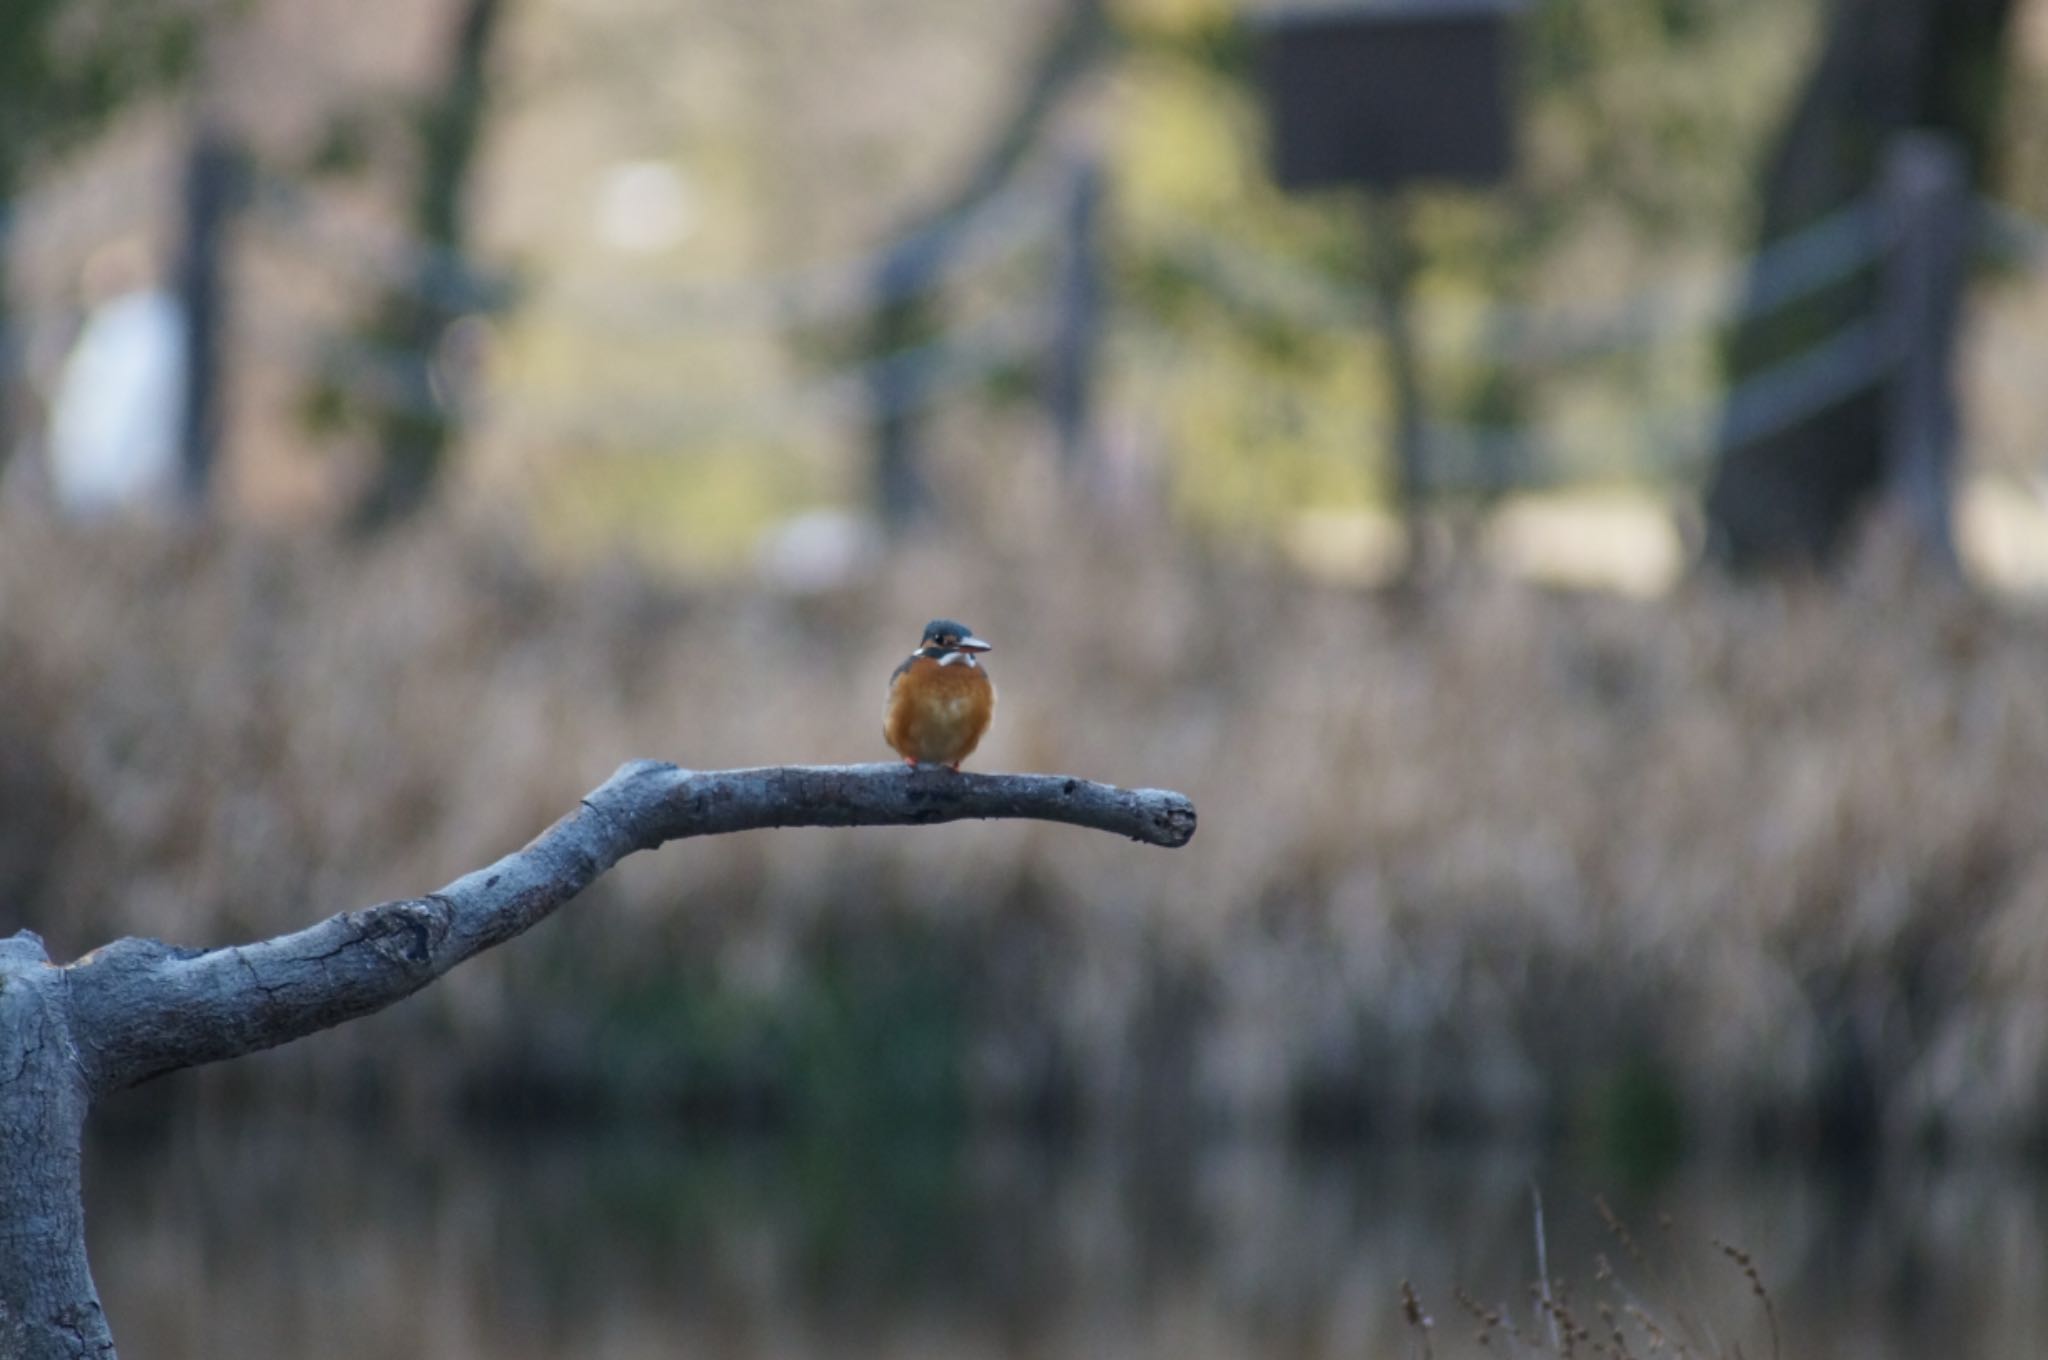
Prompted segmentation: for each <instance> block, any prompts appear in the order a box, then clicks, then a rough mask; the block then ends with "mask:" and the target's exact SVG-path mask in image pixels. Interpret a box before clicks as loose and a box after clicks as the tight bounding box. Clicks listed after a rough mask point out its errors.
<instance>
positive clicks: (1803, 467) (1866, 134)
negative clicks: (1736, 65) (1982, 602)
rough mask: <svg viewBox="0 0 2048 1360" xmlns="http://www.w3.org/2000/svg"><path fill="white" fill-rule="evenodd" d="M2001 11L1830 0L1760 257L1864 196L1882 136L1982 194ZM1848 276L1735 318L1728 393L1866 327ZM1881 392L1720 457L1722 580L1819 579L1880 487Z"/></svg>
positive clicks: (1763, 191)
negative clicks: (1741, 576)
mask: <svg viewBox="0 0 2048 1360" xmlns="http://www.w3.org/2000/svg"><path fill="white" fill-rule="evenodd" d="M2013 9H2014V4H2013V0H1833V3H1832V4H1831V6H1830V8H1829V12H1828V16H1827V19H1826V30H1825V34H1824V37H1823V39H1822V43H1821V46H1820V50H1819V53H1818V55H1817V56H1816V58H1815V61H1814V64H1813V67H1812V69H1811V71H1810V72H1809V73H1808V75H1807V77H1806V81H1805V84H1804V87H1803V88H1802V89H1801V91H1800V93H1799V97H1798V100H1797V102H1796V103H1795V104H1794V106H1793V110H1792V113H1791V116H1790V118H1789V119H1788V120H1787V122H1786V124H1785V127H1784V129H1783V131H1782V132H1781V133H1780V134H1779V137H1778V141H1777V144H1776V147H1775V149H1774V150H1773V152H1772V154H1771V157H1770V160H1769V162H1768V163H1767V164H1766V165H1765V166H1764V168H1763V171H1762V174H1761V177H1760V180H1759V185H1758V197H1759V199H1760V202H1761V222H1760V226H1759V230H1758V233H1757V238H1758V244H1759V246H1760V247H1763V246H1768V245H1769V244H1770V243H1771V242H1773V241H1776V240H1778V239H1780V238H1782V237H1784V236H1786V235H1788V234H1790V233H1792V232H1795V231H1797V230H1799V229H1800V228H1801V227H1805V226H1808V225H1810V224H1812V223H1814V222H1818V221H1820V220H1821V219H1822V218H1824V217H1826V216H1827V215H1828V214H1829V213H1831V212H1833V211H1835V210H1836V209H1838V208H1841V207H1844V206H1845V205H1847V204H1849V203H1852V202H1854V201H1855V200H1856V199H1858V198H1860V197H1861V196H1863V195H1864V194H1866V193H1868V192H1869V191H1870V190H1871V189H1872V188H1873V187H1874V186H1875V184H1876V181H1877V179H1878V176H1879V172H1880V170H1881V167H1882V164H1883V160H1884V156H1885V153H1886V151H1887V148H1888V147H1889V145H1890V143H1891V141H1892V139H1893V138H1894V137H1896V136H1897V135H1898V134H1900V133H1902V132H1905V131H1907V130H1909V129H1916V128H1917V129H1931V130H1935V131H1938V132H1941V133H1943V134H1945V135H1947V136H1949V137H1952V138H1954V139H1955V141H1956V142H1957V144H1958V145H1959V146H1961V148H1962V149H1963V151H1964V153H1965V154H1966V155H1967V157H1968V158H1969V163H1970V169H1971V173H1972V176H1973V179H1974V180H1975V181H1976V182H1977V183H1980V184H1981V183H1982V182H1983V179H1984V174H1985V159H1986V156H1985V153H1986V150H1987V145H1988V142H1989V139H1990V134H1991V131H1992V129H1993V127H1994V124H1995V121H1996V115H1997V110H1998V104H1999V97H2000V94H2001V92H2002V89H2003V86H2004V78H2003V70H2004V65H2005V42H2006V38H2007V35H2008V32H2009V29H2010V24H2009V23H2008V20H2009V19H2010V17H2011V14H2012V11H2013ZM1878 288H1879V281H1878V275H1877V272H1876V271H1875V270H1863V271H1859V272H1858V273H1856V274H1854V275H1852V276H1850V277H1849V278H1848V279H1847V280H1845V281H1844V282H1842V283H1840V284H1837V285H1835V286H1832V287H1829V288H1826V289H1823V290H1821V291H1820V292H1818V293H1815V294H1814V295H1813V296H1811V297H1809V298H1807V299H1804V300H1802V301H1799V302H1795V303H1793V304H1791V305H1789V306H1786V307H1782V308H1779V309H1776V310H1774V311H1766V312H1763V313H1761V314H1758V315H1754V316H1750V317H1748V318H1746V319H1745V320H1744V321H1743V322H1742V323H1741V324H1740V325H1739V326H1738V328H1737V329H1736V331H1735V333H1734V335H1733V336H1732V337H1731V339H1730V342H1729V346H1728V351H1727V355H1726V365H1725V366H1726V369H1727V376H1728V379H1729V381H1730V383H1731V384H1733V383H1739V382H1741V381H1742V380H1743V379H1744V378H1747V377H1750V376H1752V375H1754V374H1757V373H1759V372H1762V371H1764V370H1766V369H1768V368H1771V367H1772V366H1774V365H1776V364H1778V363H1780V362H1782V361H1784V360H1786V359H1789V358H1792V357H1794V356H1796V355H1798V354H1800V353H1801V352H1803V351H1805V350H1808V349H1810V348H1811V347H1812V346H1814V345H1816V344H1818V343H1820V342H1822V341H1824V340H1826V339H1827V338H1828V337H1830V336H1831V335H1834V334H1835V333H1836V332H1838V331H1839V330H1840V329H1841V328H1843V327H1844V326H1847V325H1852V324H1855V323H1857V322H1861V321H1869V320H1873V319H1874V318H1875V313H1876V307H1877V305H1878V296H1879V295H1878ZM1884 410H1885V392H1884V390H1883V388H1882V386H1881V385H1880V386H1878V387H1872V388H1866V389H1865V390H1863V391H1860V392H1858V393H1856V394H1855V395H1853V396H1851V397H1849V398H1847V399H1845V400H1843V401H1840V402H1837V403H1835V404H1834V405H1832V406H1829V407H1827V408H1826V409H1824V410H1822V411H1820V412H1819V413H1818V414H1816V415H1813V416H1811V417H1810V418H1808V419H1805V420H1803V421H1801V422H1799V423H1797V424H1795V425H1793V426H1791V427H1790V428H1788V429H1785V430H1782V431H1779V432H1776V433H1772V434H1768V435H1765V436H1762V437H1760V438H1756V439H1753V440H1749V441H1747V442H1743V443H1738V444H1735V445H1733V446H1731V447H1728V448H1726V449H1725V450H1724V451H1723V453H1722V455H1721V458H1720V462H1719V464H1718V466H1717V467H1716V469H1715V472H1714V476H1713V478H1712V481H1711V484H1710V486H1709V488H1708V492H1707V501H1706V513H1707V522H1708V530H1709V552H1710V554H1711V555H1712V556H1714V557H1715V558H1716V559H1718V560H1719V561H1720V562H1722V563H1723V564H1724V565H1727V566H1729V567H1732V568H1733V569H1735V570H1737V571H1753V570H1760V569H1768V568H1773V567H1787V566H1819V565H1822V564H1824V563H1826V562H1827V561H1828V560H1829V559H1831V558H1832V557H1833V556H1834V555H1835V554H1836V552H1837V551H1838V550H1839V549H1840V548H1841V547H1843V546H1844V545H1845V540H1846V536H1847V533H1848V531H1849V530H1850V529H1851V528H1852V527H1853V525H1854V522H1855V519H1856V517H1857V515H1858V513H1859V512H1860V511H1862V510H1863V509H1865V508H1867V507H1868V506H1869V505H1870V504H1871V502H1872V501H1873V500H1874V498H1875V497H1876V496H1877V495H1878V493H1879V492H1880V491H1881V490H1882V489H1883V486H1884V479H1885V475H1886V468H1885V466H1884V459H1883V449H1884V444H1885V439H1884V430H1883V426H1882V420H1883V415H1884Z"/></svg>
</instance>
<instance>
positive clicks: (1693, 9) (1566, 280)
mask: <svg viewBox="0 0 2048 1360" xmlns="http://www.w3.org/2000/svg"><path fill="white" fill-rule="evenodd" d="M1124 8H1125V10H1126V14H1125V16H1124V19H1123V24H1122V30H1123V33H1124V36H1125V39H1126V44H1127V51H1128V54H1129V55H1128V59H1127V60H1126V62H1125V63H1124V66H1123V68H1122V72H1121V74H1120V77H1119V79H1120V82H1121V84H1122V86H1123V91H1122V93H1123V97H1124V104H1123V108H1124V110H1125V114H1126V116H1125V117H1124V118H1123V119H1122V120H1121V121H1120V123H1119V127H1118V137H1119V139H1120V140H1119V142H1118V144H1117V146H1116V148H1115V158H1116V166H1117V183H1118V188H1119V197H1120V209H1121V214H1122V217H1123V220H1124V221H1125V222H1126V224H1127V228H1126V231H1125V233H1124V237H1123V239H1122V241H1121V242H1120V243H1119V252H1118V256H1117V265H1116V268H1117V284H1118V287H1119V289H1120V297H1121V298H1122V299H1123V301H1124V302H1125V304H1126V305H1127V307H1128V309H1129V310H1130V311H1132V312H1134V313H1135V314H1136V315H1137V316H1138V317H1141V318H1142V321H1140V322H1139V323H1137V324H1139V325H1140V326H1142V327H1144V328H1147V329H1156V330H1161V331H1165V332H1168V333H1170V334H1171V335H1172V337H1173V339H1174V341H1175V344H1176V346H1177V349H1178V353H1177V355H1176V357H1177V358H1178V359H1179V360H1180V369H1181V371H1180V373H1179V374H1178V375H1177V376H1176V377H1174V378H1172V379H1170V380H1169V383H1168V390H1167V391H1166V392H1164V393H1162V394H1161V399H1160V401H1159V403H1158V404H1159V407H1160V410H1161V417H1160V418H1161V420H1162V421H1163V422H1164V423H1165V424H1166V425H1167V427H1168V434H1169V437H1170V442H1171V444H1172V447H1173V448H1174V450H1175V452H1176V456H1177V457H1178V458H1179V460H1180V465H1179V472H1180V476H1179V479H1178V484H1177V489H1178V491H1179V493H1180V505H1181V509H1182V510H1183V511H1186V512H1190V513H1191V514H1192V516H1193V517H1194V518H1195V519H1196V520H1197V521H1207V522H1210V523H1212V524H1227V523H1232V522H1236V521H1241V520H1242V519H1244V518H1245V517H1246V516H1247V515H1250V516H1252V517H1254V518H1258V517H1264V516H1267V515H1270V514H1273V513H1284V512H1285V511H1286V510H1288V509H1290V508H1296V507H1301V506H1307V505H1317V504H1327V503H1331V502H1337V503H1343V502H1355V501H1357V500H1360V499H1366V498H1370V497H1371V496H1372V495H1373V494H1374V486H1375V484H1376V483H1377V482H1378V481H1380V480H1382V473H1383V470H1384V461H1385V459H1384V455H1383V453H1381V452H1380V451H1379V448H1380V445H1381V443H1382V442H1383V436H1382V431H1383V429H1384V427H1385V424H1386V403H1387V400H1388V396H1387V394H1386V392H1385V391H1384V390H1383V386H1382V383H1381V382H1380V380H1379V377H1378V374H1377V369H1376V366H1375V365H1374V364H1373V363H1372V362H1371V360H1370V357H1369V351H1368V349H1367V343H1366V341H1365V340H1363V339H1362V338H1361V337H1362V334H1363V330H1362V328H1361V332H1359V333H1354V334H1347V333H1341V332H1333V331H1332V330H1331V328H1330V325H1329V323H1328V318H1327V317H1317V318H1316V319H1314V320H1312V321H1306V322H1305V321H1304V320H1303V318H1302V317H1301V316H1299V315H1297V314H1293V313H1291V312H1290V311H1289V310H1288V309H1286V308H1284V307H1282V308H1271V307H1261V306H1259V305H1256V302H1255V301H1248V300H1247V299H1246V298H1245V297H1244V296H1242V295H1239V294H1234V293H1233V292H1232V291H1231V290H1229V289H1226V288H1221V287H1218V286H1217V282H1216V278H1215V277H1214V276H1213V275H1212V274H1211V273H1209V272H1207V271H1205V270H1203V269H1202V268H1201V267H1200V266H1199V265H1191V264H1190V263H1189V261H1188V258H1187V256H1186V253H1185V251H1184V250H1182V249H1180V248H1178V247H1179V245H1180V241H1181V235H1184V233H1185V231H1186V229H1187V228H1188V226H1189V225H1190V224H1195V225H1198V226H1199V227H1200V228H1201V229H1203V230H1206V231H1209V232H1212V233H1213V234H1214V235H1215V236H1216V237H1217V238H1219V239H1222V240H1226V241H1230V242H1235V243H1240V244H1242V245H1243V246H1245V247H1247V248H1249V249H1251V250H1254V251H1257V252H1260V253H1263V254H1266V255H1268V256H1270V257H1273V258H1276V259H1278V260H1281V261H1283V262H1286V263H1288V264H1290V265H1295V266H1298V267H1299V274H1300V277H1301V278H1302V279H1304V280H1317V279H1322V280H1329V281H1330V282H1332V283H1334V284H1336V285H1337V286H1339V287H1342V288H1345V289H1347V290H1351V291H1353V292H1356V291H1359V290H1360V289H1361V288H1362V285H1363V283H1364V280H1363V278H1362V276H1361V275H1362V266H1363V263H1364V261H1363V255H1364V249H1363V245H1362V236H1363V233H1364V231H1365V225H1364V223H1363V222H1362V221H1361V218H1360V214H1359V213H1358V211H1357V208H1358V200H1357V196H1356V195H1353V194H1344V193H1328V194H1323V195H1318V196H1302V197H1299V198H1289V197H1287V196H1285V195H1282V194H1281V193H1279V191H1278V190H1277V189H1275V188H1274V187H1273V185H1272V183H1271V181H1270V179H1269V178H1268V176H1267V173H1266V169H1265V164H1264V162H1265V133H1264V127H1263V113H1262V110H1261V106H1260V94H1259V91H1258V90H1257V88H1256V87H1255V85H1254V82H1253V76H1254V72H1255V65H1256V64H1255V62H1254V60H1253V56H1254V54H1255V49H1254V48H1253V46H1252V44H1251V40H1250V35H1249V32H1248V30H1247V29H1246V28H1245V27H1244V26H1243V25H1242V24H1241V23H1239V22H1238V20H1237V18H1236V16H1235V15H1234V14H1233V13H1232V12H1231V11H1230V10H1228V9H1227V8H1225V7H1222V6H1218V5H1212V4H1207V3H1203V2H1202V0H1128V2H1127V4H1126V5H1125V6H1124ZM1815 10H1816V4H1815V3H1814V0H1801V3H1798V4H1792V5H1785V4H1781V3H1779V4H1774V3H1770V0H1602V3H1598V4H1589V3H1584V0H1541V3H1538V4H1536V5H1534V6H1533V7H1532V8H1531V9H1530V10H1529V11H1528V12H1527V13H1526V14H1524V15H1523V16H1522V17H1521V18H1520V19H1519V20H1518V28H1517V32H1518V37H1519V51H1520V71H1519V85H1520V101H1519V113H1518V126H1517V136H1518V141H1519V143H1520V166H1519V168H1518V171H1517V175H1516V178H1515V181H1514V184H1513V185H1512V186H1511V187H1510V188H1507V189H1503V190H1499V191H1489V192H1486V193H1478V194H1475V193H1471V192H1467V191H1456V190H1445V189H1432V188H1427V187H1424V188H1418V189H1416V190H1413V191H1410V192H1409V193H1408V194H1406V195H1405V197H1406V199H1407V200H1408V203H1409V206H1410V212H1409V213H1408V214H1407V215H1408V217H1409V219H1410V221H1411V222H1412V223H1413V231H1414V236H1415V242H1414V244H1415V249H1416V253H1417V256H1418V259H1419V266H1420V272H1419V277H1418V280H1417V288H1418V294H1419V297H1420V299H1421V301H1422V302H1423V304H1424V310H1425V313H1427V312H1428V311H1429V310H1430V309H1431V308H1432V307H1434V306H1435V304H1439V303H1449V304H1459V305H1462V304H1470V303H1485V302H1493V301H1516V300H1528V301H1535V302H1539V303H1542V302H1564V303H1579V304H1584V303H1585V302H1586V301H1587V300H1588V299H1589V298H1592V297H1597V296H1598V293H1599V290H1601V289H1611V290H1613V291H1614V292H1615V293H1616V294H1619V293H1622V292H1625V291H1628V290H1630V288H1631V287H1639V286H1646V285H1648V284H1650V283H1653V282H1660V281H1664V280H1665V279H1667V278H1668V273H1669V268H1670V261H1671V260H1672V259H1673V258H1686V257H1691V258H1697V257H1699V256H1701V255H1714V254H1721V255H1726V254H1731V253H1733V250H1734V247H1735V244H1736V242H1737V241H1739V239H1740V237H1741V234H1742V231H1743V229H1744V226H1745V223H1746V220H1747V217H1748V214H1749V211H1750V204H1751V176H1752V175H1753V173H1754V169H1755V166H1756V164H1757V161H1758V156H1759V152H1760V148H1761V147H1762V145H1763V142H1764V139H1765V138H1766V136H1767V135H1768V133H1769V131H1770V129H1771V127H1772V126H1773V124H1774V121H1775V119H1776V117H1777V114H1778V108H1779V100H1780V97H1781V92H1782V91H1783V90H1785V89H1787V88H1789V86H1790V83H1791V81H1792V79H1793V78H1794V77H1795V76H1796V74H1797V71H1798V69H1799V67H1800V63H1801V61H1802V60H1803V58H1804V55H1805V51H1806V48H1807V46H1808V44H1807V42H1806V40H1805V39H1806V35H1807V33H1808V32H1809V30H1810V28H1811V20H1812V16H1813V14H1814V12H1815ZM1177 234H1181V235H1177ZM1590 271H1597V275H1598V276H1597V278H1595V279H1593V280H1591V287H1589V286H1588V282H1589V281H1588V277H1587V276H1588V273H1589V272H1590ZM1361 310H1362V308H1361ZM1438 310H1439V311H1440V310H1441V309H1438ZM1421 342H1422V345H1423V348H1424V352H1425V360H1426V362H1425V364H1424V381H1425V386H1426V397H1427V401H1428V403H1429V405H1430V407H1431V410H1432V412H1433V413H1434V414H1435V415H1436V416H1438V417H1439V418H1443V419H1447V420H1452V421H1462V422H1470V423H1473V424H1478V425H1489V424H1507V425H1512V424H1517V423H1521V421H1522V420H1523V419H1525V417H1526V415H1527V407H1528V404H1529V403H1530V401H1531V400H1532V397H1533V391H1532V389H1531V388H1530V384H1529V381H1528V380H1527V379H1526V378H1523V377H1519V376H1516V375H1511V374H1501V373H1498V372H1493V373H1489V372H1485V371H1477V370H1476V368H1475V366H1473V365H1469V364H1466V363H1463V362H1462V361H1461V360H1460V357H1459V353H1460V337H1457V336H1453V335H1450V334H1446V333H1442V328H1441V327H1437V328H1435V329H1434V330H1433V329H1432V326H1431V324H1430V323H1429V322H1428V318H1427V316H1425V324H1424V326H1423V334H1422V336H1421ZM1362 366H1363V367H1362ZM1638 376H1639V375H1635V374H1630V373H1616V372H1613V371H1588V372H1575V373H1568V374H1564V375H1562V381H1563V383H1566V384H1571V385H1574V386H1579V387H1583V388H1585V389H1586V390H1587V392H1589V393H1591V394H1594V395H1593V397H1592V399H1593V400H1594V401H1596V402H1598V401H1601V400H1604V401H1606V402H1607V403H1609V404H1616V403H1619V402H1622V401H1624V400H1625V399H1627V398H1629V397H1630V396H1632V395H1636V394H1639V391H1640V384H1639V381H1638ZM1551 390H1553V391H1554V390H1557V384H1556V383H1553V388H1552V389H1551ZM1599 394H1605V395H1604V396H1601V395H1599ZM1546 395H1548V393H1546ZM1310 413H1314V414H1310ZM1361 449H1363V450H1367V451H1369V456H1366V457H1361V456H1360V454H1359V452H1358V451H1359V450H1361ZM1254 450H1255V452H1253V451H1254ZM1247 483H1256V484H1258V485H1259V486H1261V487H1263V488H1264V491H1263V492H1262V493H1260V494H1254V495H1252V496H1251V497H1250V498H1247V496H1246V494H1245V488H1246V484H1247Z"/></svg>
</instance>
